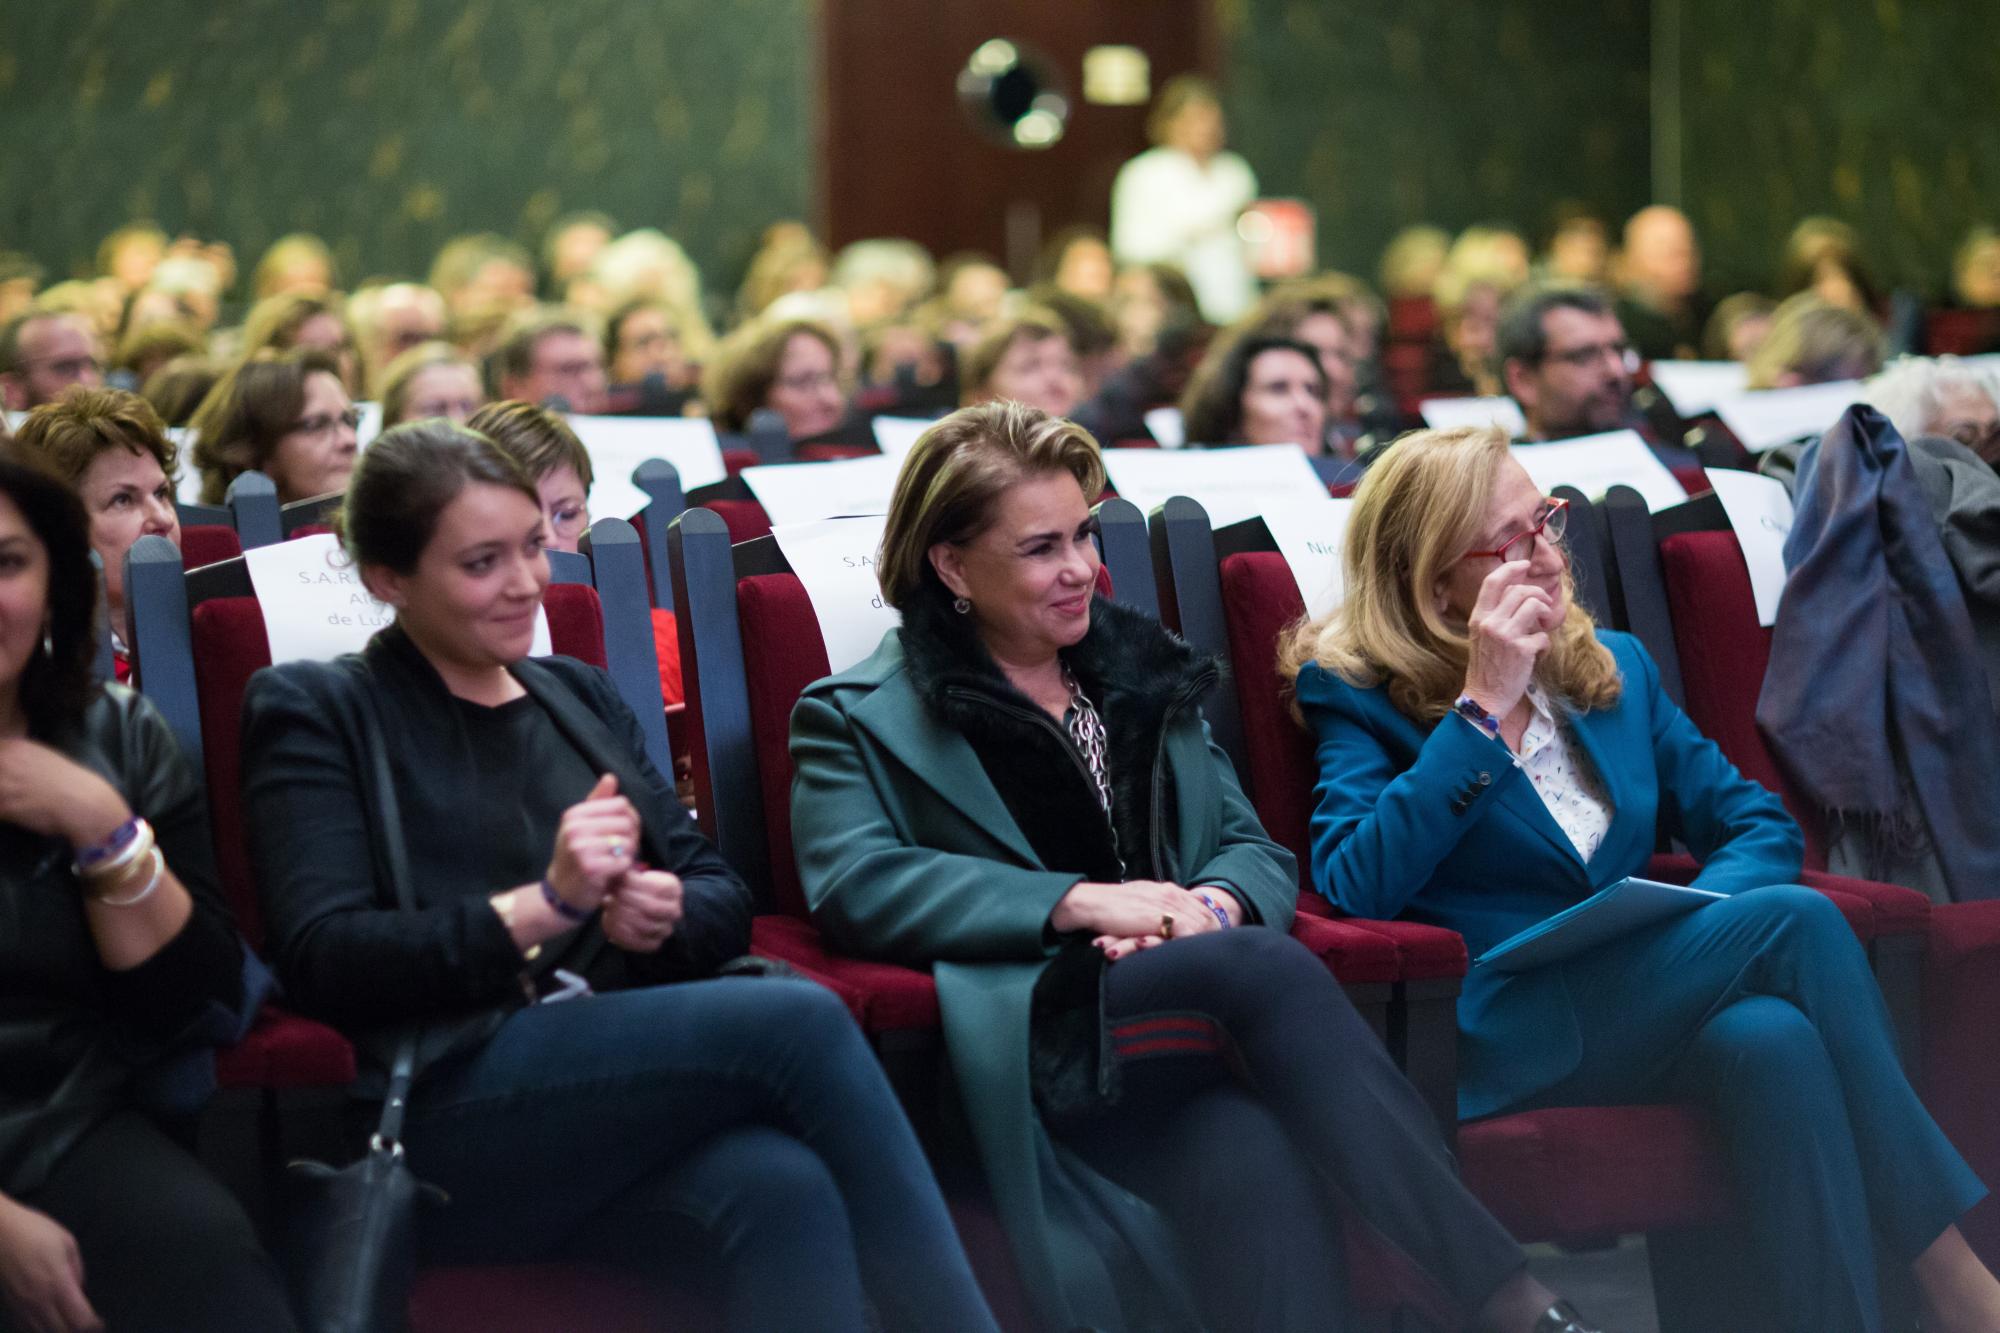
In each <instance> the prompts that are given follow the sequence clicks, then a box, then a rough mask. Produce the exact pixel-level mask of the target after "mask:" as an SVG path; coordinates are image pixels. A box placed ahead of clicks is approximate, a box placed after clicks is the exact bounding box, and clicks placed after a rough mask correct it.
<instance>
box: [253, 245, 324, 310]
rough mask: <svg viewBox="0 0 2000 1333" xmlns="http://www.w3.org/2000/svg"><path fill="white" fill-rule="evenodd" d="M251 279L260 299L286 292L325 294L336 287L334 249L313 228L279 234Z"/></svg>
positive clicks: (259, 261)
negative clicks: (309, 230) (312, 231)
mask: <svg viewBox="0 0 2000 1333" xmlns="http://www.w3.org/2000/svg"><path fill="white" fill-rule="evenodd" d="M250 283H251V286H252V288H253V289H254V291H255V293H256V297H257V299H258V300H259V301H263V300H266V299H267V298H269V297H273V296H281V295H283V294H285V293H286V292H300V293H303V294H304V295H307V296H324V295H326V294H327V293H328V292H330V291H332V290H333V288H334V271H333V252H332V251H330V250H328V249H327V248H326V242H325V241H322V240H321V239H320V238H319V237H317V236H314V235H312V234H311V233H310V232H303V231H295V232H292V233H291V234H290V235H287V236H280V237H279V238H278V239H277V240H275V241H273V242H271V245H270V248H269V249H267V250H265V251H264V254H263V257H262V258H260V259H259V260H258V261H257V267H256V268H255V269H254V270H252V272H251V277H250Z"/></svg>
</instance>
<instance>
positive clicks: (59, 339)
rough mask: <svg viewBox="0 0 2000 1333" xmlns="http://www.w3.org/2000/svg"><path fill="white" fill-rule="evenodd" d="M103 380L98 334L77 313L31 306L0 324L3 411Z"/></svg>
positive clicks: (24, 408) (22, 408) (31, 405)
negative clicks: (30, 308) (3, 325)
mask: <svg viewBox="0 0 2000 1333" xmlns="http://www.w3.org/2000/svg"><path fill="white" fill-rule="evenodd" d="M103 383H104V363H103V361H102V360H101V359H100V357H99V355H98V349H97V336H96V335H95V334H94V333H92V332H91V329H90V325H89V324H88V323H86V322H85V321H84V320H83V318H82V317H81V316H78V315H70V314H61V313H58V312H55V311H44V310H31V311H29V312H28V313H27V314H24V315H20V316H17V317H16V318H14V319H12V320H10V321H8V323H7V324H6V326H5V327H4V328H0V405H4V406H5V407H6V408H7V410H8V411H10V412H14V413H22V412H27V411H30V410H32V409H34V408H37V407H40V406H41V405H42V404H43V403H48V402H53V401H55V400H56V399H57V398H59V397H61V396H62V392H63V390H65V389H67V388H69V387H70V386H71V385H73V384H82V385H85V386H87V387H89V388H93V389H94V388H97V387H98V386H99V385H101V384H103Z"/></svg>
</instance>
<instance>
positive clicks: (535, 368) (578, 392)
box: [493, 306, 606, 414]
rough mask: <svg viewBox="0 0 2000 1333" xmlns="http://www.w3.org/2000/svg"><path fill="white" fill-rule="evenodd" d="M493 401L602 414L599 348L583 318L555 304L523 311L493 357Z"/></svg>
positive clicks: (601, 376)
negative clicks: (528, 403)
mask: <svg viewBox="0 0 2000 1333" xmlns="http://www.w3.org/2000/svg"><path fill="white" fill-rule="evenodd" d="M493 386H494V388H495V390H496V391H497V392H496V395H495V396H496V397H500V398H520V399H523V400H525V401H527V402H530V403H537V404H540V405H542V406H556V407H560V408H561V409H562V410H563V411H566V412H583V413H590V414H594V413H598V412H602V411H603V410H604V405H605V404H604V390H605V387H606V379H605V375H604V346H603V344H602V343H601V342H600V341H599V340H598V338H597V336H596V334H595V333H594V332H593V331H592V329H591V328H590V327H589V326H588V325H586V324H585V322H584V318H583V316H582V315H581V314H580V313H579V312H577V311H573V310H565V309H563V308H562V307H560V306H543V307H539V308H537V309H533V310H524V311H522V312H521V313H520V315H518V316H517V317H516V318H515V319H514V320H513V321H512V322H511V323H510V324H509V325H508V328H507V333H506V335H505V336H504V337H503V338H502V339H501V342H500V347H499V350H498V351H496V352H495V353H494V354H493Z"/></svg>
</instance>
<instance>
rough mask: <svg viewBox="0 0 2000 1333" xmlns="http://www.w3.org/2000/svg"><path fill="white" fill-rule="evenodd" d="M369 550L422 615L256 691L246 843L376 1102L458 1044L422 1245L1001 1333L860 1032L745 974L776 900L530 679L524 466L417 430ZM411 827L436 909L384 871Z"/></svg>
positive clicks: (426, 1154) (557, 667) (399, 434)
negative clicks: (402, 1049) (391, 1081)
mask: <svg viewBox="0 0 2000 1333" xmlns="http://www.w3.org/2000/svg"><path fill="white" fill-rule="evenodd" d="M340 526H341V530H342V533H343V536H344V540H345V543H346V545H347V548H348V552H349V554H350V556H351V557H352V558H353V560H354V561H355V563H356V564H357V565H358V566H359V568H360V572H361V577H362V579H363V580H364V582H365V583H366V584H367V586H368V588H369V590H370V591H371V592H373V593H374V594H375V595H376V596H378V597H380V598H381V599H382V600H384V601H386V602H387V603H389V604H390V605H391V606H392V607H394V608H395V611H396V619H395V623H394V624H393V625H391V626H390V627H389V628H387V629H385V630H383V631H381V632H380V633H378V634H377V635H376V636H375V638H374V639H373V640H371V641H370V643H369V645H368V647H367V649H366V650H365V651H364V652H362V653H360V654H356V655H350V656H347V657H342V658H339V659H337V660H335V661H332V662H309V661H298V662H290V663H287V664H285V665H284V666H280V667H274V668H269V669H267V670H265V671H262V672H259V673H258V674H257V675H256V676H255V677H254V678H253V679H252V680H251V682H250V688H249V691H248V693H247V695H246V697H245V699H244V727H243V735H244V804H245V814H246V818H245V824H246V825H247V827H248V828H249V830H250V843H251V859H252V862H253V864H254V866H255V870H256V880H257V884H258V887H259V890H260V892H261V894H262V896H263V900H264V904H265V918H266V921H267V922H268V940H269V948H270V952H271V955H272V957H273V959H274V960H275V962H276V965H277V968H278V971H279V974H280V976H281V977H282V978H283V980H284V982H285V986H286V993H287V996H288V998H289V999H290V1000H292V1001H293V1002H294V1003H296V1004H298V1005H299V1006H301V1007H302V1008H303V1009H305V1010H306V1011H308V1012H310V1013H313V1014H316V1015H318V1016H320V1017H321V1018H323V1019H325V1020H327V1021H330V1022H332V1023H334V1024H336V1025H338V1026H339V1027H340V1028H341V1029H342V1030H343V1031H345V1032H346V1033H348V1034H349V1035H350V1037H351V1038H352V1039H353V1040H354V1041H355V1043H356V1045H357V1047H358V1048H359V1051H360V1053H361V1055H362V1058H363V1060H364V1061H365V1064H366V1068H367V1071H368V1073H367V1075H366V1080H367V1081H366V1082H365V1083H364V1084H363V1087H364V1088H370V1087H372V1088H373V1089H375V1090H377V1095H379V1089H380V1088H381V1087H382V1086H383V1074H384V1070H385V1069H386V1067H387V1065H388V1062H389V1053H390V1052H391V1051H393V1050H394V1049H395V1048H396V1047H397V1046H398V1045H400V1039H401V1038H402V1037H403V1036H404V1034H406V1033H407V1032H408V1031H409V1030H410V1027H411V1025H412V1024H416V1025H421V1026H422V1027H423V1028H424V1029H425V1030H426V1031H427V1032H428V1033H429V1040H427V1041H426V1042H425V1043H424V1044H423V1045H422V1048H421V1056H420V1059H419V1062H418V1068H417V1077H416V1082H415V1089H414V1092H413V1093H412V1094H411V1096H410V1099H409V1113H408V1120H407V1121H406V1124H405V1130H404V1140H403V1141H404V1144H405V1145H406V1147H407V1150H408V1155H409V1160H410V1163H411V1165H412V1167H413V1169H414V1170H415V1171H417V1172H418V1173H419V1174H420V1175H421V1176H422V1178H423V1179H425V1180H427V1181H430V1182H433V1183H435V1184H437V1185H438V1186H440V1187H441V1188H443V1189H444V1190H446V1191H447V1192H448V1193H449V1194H450V1195H451V1199H452V1203H451V1206H450V1207H449V1208H444V1209H439V1210H437V1211H436V1212H434V1213H431V1214H429V1215H427V1216H425V1217H423V1218H422V1219H421V1223H422V1226H423V1230H424V1236H423V1242H424V1250H425V1253H426V1254H428V1255H431V1256H434V1257H438V1258H443V1259H445V1260H447V1261H451V1260H456V1261H458V1262H481V1261H483V1262H494V1261H502V1262H518V1261H520V1260H522V1259H528V1258H535V1257H541V1256H548V1257H554V1256H557V1255H559V1254H577V1253H581V1254H586V1255H589V1256H590V1257H592V1258H593V1259H599V1260H608V1261H610V1262H613V1263H618V1264H623V1265H625V1266H627V1267H630V1268H634V1269H637V1270H639V1271H641V1272H646V1273H652V1274H665V1273H675V1272H678V1273H682V1274H692V1275H695V1276H704V1275H712V1276H713V1277H715V1278H719V1285H720V1287H721V1288H722V1290H723V1292H724V1294H725V1297H726V1299H725V1305H726V1308H727V1312H728V1314H727V1319H728V1325H729V1327H730V1328H732V1329H740V1330H752V1329H769V1328H791V1327H797V1328H807V1327H810V1328H820V1329H838V1330H853V1333H862V1331H863V1330H866V1329H868V1328H870V1327H872V1326H873V1323H872V1320H871V1318H870V1314H869V1308H868V1307H869V1306H871V1305H872V1307H873V1309H874V1311H875V1314H876V1315H877V1316H879V1318H880V1321H881V1326H882V1327H884V1328H887V1329H892V1330H896V1329H902V1330H911V1331H912V1333H915V1331H916V1330H930V1329H947V1328H949V1329H960V1328H963V1329H971V1330H982V1329H993V1328H995V1325H994V1323H993V1319H992V1316H991V1315H990V1314H989V1313H988V1312H987V1310H986V1308H985V1306H984V1304H983V1302H982V1300H981V1297H980V1295H979V1290H978V1287H977V1285H976V1284H975V1282H974V1281H973V1277H972V1273H971V1269H970V1267H969V1265H968V1264H967V1262H966V1259H965V1256H964V1253H963V1251H962V1250H961V1249H960V1248H959V1244H958V1240H957V1237H956V1236H955V1234H954V1233H953V1230H952V1224H951V1219H950V1216H949V1214H948V1213H947V1212H946V1211H945V1206H944V1201H943V1199H942V1198H941V1197H940V1196H939V1194H938V1190H937V1186H936V1184H935V1183H934V1182H933V1180H932V1178H931V1175H930V1169H929V1166H928V1165H927V1163H926V1162H925V1159H924V1154H923V1150H922V1149H921V1148H920V1147H919V1145H918V1143H917V1139H916V1136H915V1135H914V1134H913V1133H912V1132H911V1129H910V1126H909V1123H908V1121H907V1120H906V1119H905V1118H904V1116H903V1112H902V1109H901V1108H900V1107H899V1106H898V1105H897V1103H896V1099H895V1096H894V1094H893V1093H892V1092H891V1091H890V1088H889V1084H888V1082H887V1080H886V1079H885V1078H884V1077H883V1075H882V1070H881V1067H880V1066H879V1065H878V1064H877V1063H876V1060H875V1056H874V1053H873V1052H872V1051H871V1050H870V1049H869V1048H868V1045H867V1043H866V1042H865V1041H864V1040H863V1038H862V1036H861V1033H860V1030H859V1029H858V1028H857V1027H856V1026H855V1025H854V1023H853V1021H852V1020H851V1019H850V1018H849V1017H848V1014H847V1010H846V1008H845V1007H844V1006H843V1005H842V1004H841V1002H840V1001H839V1000H838V999H836V998H835V997H834V996H833V995H832V993H831V992H829V991H827V990H825V989H824V988H822V987H819V986H816V985H811V984H807V983H805V982H803V981H798V980H791V979H786V978H783V977H759V976H719V975H718V972H719V971H720V970H721V969H723V968H724V966H725V965H726V964H728V963H729V962H730V960H732V959H735V958H738V957H740V956H741V955H742V954H743V952H744V951H745V949H746V948H747V947H748V945H749V942H750V916H751V911H752V907H751V902H750V895H749V893H748V891H747V890H745V888H744V886H743V883H742V881H741V880H739V879H738V878H737V876H736V873H735V872H734V871H733V870H731V869H730V867H729V865H728V864H727V863H726V862H725V861H724V860H723V859H722V857H721V855H720V854H719V853H718V852H717V851H716V850H715V848H714V847H712V846H710V845H709V843H708V842H707V841H706V840H705V839H704V838H702V836H701V835H700V834H699V833H697V832H696V831H695V828H694V825H693V823H692V822H691V821H690V820H689V819H688V818H687V814H686V812H685V811H684V810H683V809H682V808H681V807H680V806H679V805H678V804H677V803H676V802H675V800H674V797H673V787H672V785H671V784H670V783H669V782H668V781H667V779H666V778H664V777H663V776H662V775H661V774H659V773H658V772H656V771H655V770H654V768H653V766H652V764H651V763H650V762H648V761H647V759H646V755H645V751H644V749H643V747H642V746H641V744H640V738H639V724H638V719H637V718H635V717H634V716H633V715H632V713H631V711H630V710H629V709H628V708H627V707H626V706H625V705H624V703H623V702H622V701H620V699H619V697H618V695H617V693H616V692H615V691H614V690H613V688H612V686H611V683H610V681H609V679H608V678H607V677H605V676H604V674H603V673H602V672H599V671H595V670H593V669H592V668H589V667H586V666H583V665H581V664H579V663H577V662H576V661H574V660H573V659H570V658H566V657H547V658H540V659H535V660H530V659H529V658H528V656H527V654H528V651H529V647H530V644H531V643H532V641H533V639H534V635H535V624H536V619H537V615H538V612H539V609H540V606H541V600H542V594H543V592H544V590H545V589H546V587H547V585H548V582H549V569H548V561H547V557H546V555H545V553H544V547H543V544H544V538H545V524H544V519H543V514H542V509H541V505H540V502H539V500H538V498H537V496H536V493H535V488H534V487H533V486H531V485H530V484H529V483H528V481H527V479H526V478H525V477H524V476H523V475H522V473H521V470H520V468H519V467H518V466H517V465H516V464H515V463H514V462H513V460H512V459H510V458H508V457H507V456H506V455H505V454H504V453H502V452H501V451H500V449H499V448H497V447H496V446H495V445H494V444H493V443H492V442H491V441H489V440H487V439H486V438H485V437H483V436H480V435H477V434H474V433H472V432H470V431H468V430H465V429H464V428H462V427H458V426H453V425H450V424H447V423H442V422H426V423H419V424H411V425H406V426H401V427H398V428H397V429H395V430H393V431H390V432H388V433H387V434H385V435H383V436H382V438H380V439H378V440H377V441H375V443H374V444H373V445H372V446H370V448H369V450H368V452H367V453H366V454H365V455H364V456H363V458H362V461H361V464H360V467H359V468H358V470H357V472H356V475H355V478H354V484H353V486H352V488H351V489H350V491H349V494H348V500H347V507H346V510H345V511H344V513H343V515H342V517H341V521H340ZM378 747H379V748H378ZM371 752H375V753H382V752H386V761H387V766H388V773H387V775H386V777H384V778H382V779H379V780H378V778H377V777H376V776H375V774H374V772H372V771H371V767H370V764H369V763H368V762H367V761H366V759H365V758H364V756H366V755H368V754H370V753H371ZM378 782H379V783H386V784H387V786H388V788H389V789H384V788H383V787H382V786H381V785H378ZM390 821H400V822H401V823H402V824H403V825H405V826H406V827H407V828H408V829H409V831H410V836H409V838H408V847H409V852H408V858H407V859H408V866H407V871H406V873H407V883H406V884H405V885H404V886H403V887H404V888H405V890H406V891H407V892H408V893H410V894H411V895H412V896H413V897H414V899H415V902H416V909H415V910H414V911H408V910H401V909H399V908H398V906H397V896H398V894H397V887H396V885H395V884H394V883H392V882H390V881H389V880H386V879H385V878H384V877H383V876H382V874H381V873H380V872H379V871H378V869H377V867H380V866H384V865H395V864H396V860H397V859H398V858H395V857H390V856H385V855H384V853H383V850H382V849H383V848H384V847H385V846H388V845H392V843H391V841H390V840H391V839H392V838H394V837H395V835H394V834H392V833H391V832H390V830H389V827H388V824H389V822H390ZM437 830H451V836H445V837H440V836H433V834H434V833H435V831H437ZM397 840H398V841H400V839H397ZM392 873H393V872H392ZM524 992H525V998H527V999H529V1000H530V1001H534V1000H538V999H539V1000H543V1001H548V1000H551V999H561V1000H565V1001H569V1002H567V1003H552V1002H542V1003H533V1002H531V1003H529V1004H528V1005H527V1006H526V1007H523V999H524ZM583 997H587V998H583Z"/></svg>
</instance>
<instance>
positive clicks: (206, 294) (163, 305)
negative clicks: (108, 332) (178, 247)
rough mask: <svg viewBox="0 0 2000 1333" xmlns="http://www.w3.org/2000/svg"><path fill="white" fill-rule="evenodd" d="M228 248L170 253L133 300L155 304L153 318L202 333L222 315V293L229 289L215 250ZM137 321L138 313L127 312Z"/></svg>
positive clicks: (220, 247)
mask: <svg viewBox="0 0 2000 1333" xmlns="http://www.w3.org/2000/svg"><path fill="white" fill-rule="evenodd" d="M227 249H228V247H227V246H210V247H208V248H207V249H206V250H204V251H203V252H202V253H200V254H187V255H182V254H170V255H168V256H167V257H166V258H165V259H162V260H161V261H160V264H159V267H158V268H155V269H154V270H153V277H152V280H151V281H150V282H148V283H147V284H146V286H145V288H144V290H142V291H141V292H139V293H138V294H137V295H136V296H135V298H134V300H135V301H157V302H158V303H159V304H158V305H157V306H155V307H154V317H157V318H162V319H170V320H174V321H178V322H183V323H187V324H191V325H193V326H194V327H195V328H197V329H199V330H201V331H202V332H203V333H207V332H209V331H210V330H211V329H213V328H214V327H215V323H216V321H217V320H218V319H220V318H221V316H222V294H223V292H225V291H227V290H228V282H227V281H226V280H225V278H224V277H223V271H222V268H221V266H220V263H221V261H220V260H219V259H218V258H217V257H216V255H215V253H213V252H215V251H218V250H220V251H227ZM130 318H131V320H132V321H133V322H139V318H140V312H139V311H138V310H137V309H134V310H133V311H132V312H130Z"/></svg>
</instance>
